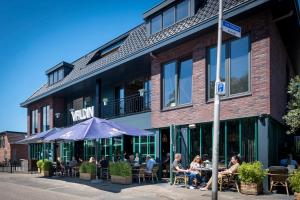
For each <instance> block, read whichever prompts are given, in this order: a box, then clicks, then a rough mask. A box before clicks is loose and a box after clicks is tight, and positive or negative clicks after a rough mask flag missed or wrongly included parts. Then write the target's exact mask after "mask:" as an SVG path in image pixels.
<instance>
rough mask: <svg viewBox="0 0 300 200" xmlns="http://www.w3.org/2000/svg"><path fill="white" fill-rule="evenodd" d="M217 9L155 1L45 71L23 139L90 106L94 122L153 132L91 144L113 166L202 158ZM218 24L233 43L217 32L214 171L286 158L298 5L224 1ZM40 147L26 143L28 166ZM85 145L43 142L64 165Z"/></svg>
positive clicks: (211, 1) (208, 133)
mask: <svg viewBox="0 0 300 200" xmlns="http://www.w3.org/2000/svg"><path fill="white" fill-rule="evenodd" d="M217 12H218V1H217V0H204V1H203V0H183V1H175V0H166V1H163V2H162V3H160V4H159V5H157V6H155V7H153V8H151V9H150V10H148V11H146V12H145V13H144V15H143V18H144V23H142V24H140V25H138V26H137V27H135V28H133V29H132V30H130V31H128V32H126V33H124V34H123V35H121V36H119V37H117V38H115V39H114V40H112V41H110V42H108V43H107V44H105V45H103V46H101V47H99V48H97V49H95V50H94V51H92V52H90V53H88V54H87V55H84V56H83V57H81V58H79V59H78V60H76V61H74V62H71V63H67V62H61V63H59V64H58V65H56V66H54V67H52V68H50V69H49V70H47V71H46V74H47V76H48V83H46V84H45V85H43V86H42V87H41V88H40V89H38V90H37V91H36V92H35V93H34V94H33V95H32V96H30V97H29V98H28V99H27V100H26V101H24V102H23V103H21V106H22V107H25V108H27V110H28V112H27V121H28V134H35V133H38V132H41V131H44V130H47V129H49V128H51V127H66V126H70V125H72V124H74V123H77V122H78V121H80V120H78V119H81V120H83V119H84V118H86V114H85V113H86V112H87V109H90V108H91V109H92V110H93V112H94V116H96V117H100V118H107V119H112V120H115V121H118V122H121V123H126V124H128V125H131V126H136V127H139V128H142V129H149V130H152V131H154V132H155V133H156V134H155V136H149V137H134V138H131V137H128V136H124V137H121V138H112V139H103V140H99V144H100V145H101V148H100V150H99V154H100V155H106V156H108V157H109V158H110V159H115V158H116V157H117V156H118V155H119V154H120V155H123V153H124V152H125V151H126V153H128V154H132V153H136V152H138V153H140V154H141V155H142V156H145V155H146V154H151V155H153V156H154V157H157V158H159V159H160V160H162V159H164V157H165V156H166V154H167V153H168V152H170V151H174V152H181V153H182V154H183V155H184V158H185V160H184V162H185V163H187V162H189V161H190V160H191V159H192V157H193V156H195V155H196V154H200V155H201V156H206V157H207V158H208V159H211V156H212V151H211V149H212V120H213V95H214V80H215V68H216V61H215V60H216V43H217V32H216V30H217ZM224 19H226V20H229V21H231V22H233V23H235V24H237V25H239V26H241V28H242V37H241V38H234V37H233V36H230V35H227V34H224V35H223V46H222V67H221V78H222V81H224V82H226V94H225V95H224V96H223V97H222V99H221V126H220V164H222V165H227V163H228V161H229V160H230V157H231V156H232V155H234V154H240V155H241V156H242V158H243V160H246V161H253V160H261V161H262V162H263V163H264V165H265V166H268V165H271V164H276V163H278V160H279V159H280V157H281V156H283V155H284V154H285V153H286V152H284V151H282V149H283V148H281V147H284V146H285V145H286V144H285V143H284V141H285V140H284V137H285V129H284V126H283V125H282V115H283V114H284V113H285V109H286V103H287V95H286V87H287V84H288V81H289V79H290V77H292V76H294V75H296V74H299V72H300V60H299V56H297V55H299V52H300V38H299V35H300V31H299V22H300V21H299V5H297V3H296V2H295V1H292V0H287V1H278V0H256V1H253V0H226V1H224ZM76 113H77V114H78V115H76ZM74 116H77V117H74ZM41 148H42V147H41V145H39V144H32V145H31V146H30V156H31V159H39V158H40V156H41V154H40V151H41ZM94 148H95V147H94V146H93V143H92V142H91V141H81V142H74V143H63V144H60V145H57V144H56V145H54V144H47V151H49V152H52V151H53V150H56V153H57V154H59V155H60V156H61V157H62V158H63V159H64V160H69V159H70V158H71V156H72V155H74V156H76V157H77V158H78V157H83V158H84V159H87V158H88V157H89V156H91V155H93V152H94V150H93V149H94ZM286 151H288V150H286ZM299 151H300V150H299ZM48 155H53V154H51V153H49V154H48ZM52 159H53V157H52Z"/></svg>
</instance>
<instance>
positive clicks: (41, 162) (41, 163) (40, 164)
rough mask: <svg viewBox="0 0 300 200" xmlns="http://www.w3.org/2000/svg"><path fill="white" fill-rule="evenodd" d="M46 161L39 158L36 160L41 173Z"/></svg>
mask: <svg viewBox="0 0 300 200" xmlns="http://www.w3.org/2000/svg"><path fill="white" fill-rule="evenodd" d="M43 163H44V161H43V160H38V161H37V162H36V166H37V168H38V172H39V173H41V172H42V165H43Z"/></svg>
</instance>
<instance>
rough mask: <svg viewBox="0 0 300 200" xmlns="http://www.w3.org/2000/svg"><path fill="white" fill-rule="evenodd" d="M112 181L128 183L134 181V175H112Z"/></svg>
mask: <svg viewBox="0 0 300 200" xmlns="http://www.w3.org/2000/svg"><path fill="white" fill-rule="evenodd" d="M111 182H112V183H118V184H123V185H128V184H131V183H132V176H125V177H123V176H114V175H111Z"/></svg>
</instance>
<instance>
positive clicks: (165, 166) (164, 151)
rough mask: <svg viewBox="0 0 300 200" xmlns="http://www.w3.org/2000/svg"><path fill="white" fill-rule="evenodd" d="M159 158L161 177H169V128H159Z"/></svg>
mask: <svg viewBox="0 0 300 200" xmlns="http://www.w3.org/2000/svg"><path fill="white" fill-rule="evenodd" d="M160 141H161V148H160V149H161V160H162V177H163V178H169V177H170V173H169V171H170V157H169V156H170V129H162V130H161V138H160ZM168 157H169V158H168Z"/></svg>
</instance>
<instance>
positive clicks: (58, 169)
mask: <svg viewBox="0 0 300 200" xmlns="http://www.w3.org/2000/svg"><path fill="white" fill-rule="evenodd" d="M56 172H60V173H61V175H64V172H65V166H64V163H63V161H62V160H61V159H60V157H57V159H56Z"/></svg>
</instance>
